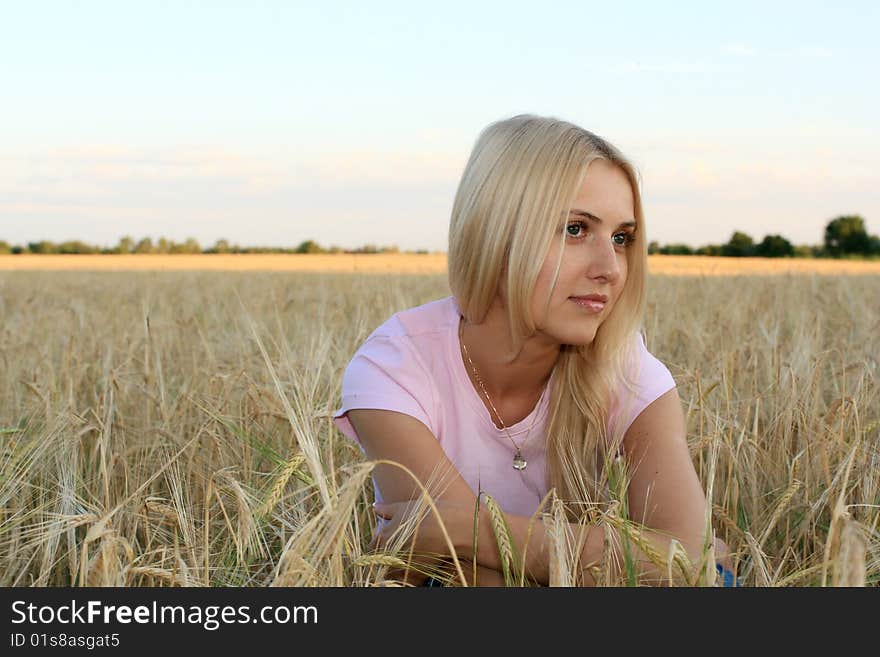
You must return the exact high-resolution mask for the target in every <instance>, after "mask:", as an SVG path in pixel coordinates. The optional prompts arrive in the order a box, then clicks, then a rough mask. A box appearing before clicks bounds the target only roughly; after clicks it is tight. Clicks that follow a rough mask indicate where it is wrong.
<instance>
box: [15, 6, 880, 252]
mask: <svg viewBox="0 0 880 657" xmlns="http://www.w3.org/2000/svg"><path fill="white" fill-rule="evenodd" d="M0 12H2V13H0V15H2V20H0V80H2V84H0V135H2V138H0V240H6V241H7V242H10V243H13V244H25V243H27V242H29V241H36V240H40V239H47V240H52V241H56V242H59V241H64V240H69V239H80V240H83V241H86V242H88V243H92V244H101V245H107V246H109V245H114V244H116V243H117V242H118V240H119V238H120V237H122V236H123V235H130V236H132V237H134V238H136V239H139V238H141V237H145V236H149V237H152V238H153V239H156V238H158V237H159V236H166V237H169V238H171V239H174V240H180V241H182V240H183V239H185V238H187V237H194V238H196V239H197V240H199V242H200V243H201V244H202V245H203V246H208V245H211V244H213V243H214V242H215V241H216V240H217V239H220V238H225V239H227V240H229V241H230V242H232V243H238V244H240V245H242V246H256V245H263V246H295V245H297V244H299V243H300V242H302V241H303V240H306V239H313V240H315V241H317V242H318V243H320V244H322V245H324V246H329V245H338V246H342V247H344V248H353V247H357V246H361V245H364V244H377V245H391V244H395V245H397V246H399V248H401V249H428V250H431V251H445V250H446V246H447V232H448V227H449V214H450V211H451V208H452V202H453V198H454V195H455V191H456V188H457V185H458V181H459V178H460V176H461V173H462V171H463V169H464V165H465V163H466V161H467V159H468V156H469V154H470V150H471V148H472V147H473V145H474V142H475V140H476V138H477V136H478V135H479V133H480V131H481V130H482V129H483V128H484V127H485V126H487V125H488V124H489V123H491V122H493V121H495V120H498V119H501V118H506V117H509V116H513V115H516V114H521V113H533V114H541V115H548V116H555V117H557V118H560V119H564V120H567V121H571V122H573V123H576V124H578V125H580V126H582V127H584V128H586V129H587V130H590V131H592V132H594V133H596V134H598V135H600V136H602V137H604V138H605V139H607V140H609V141H610V142H611V143H613V144H614V145H616V146H617V147H618V148H619V149H620V150H622V151H623V153H624V154H625V155H626V156H627V157H628V158H629V159H630V160H631V161H632V162H633V163H634V164H635V166H636V167H637V169H638V171H639V173H640V176H641V192H642V201H643V206H644V211H645V223H646V228H647V237H648V239H649V240H656V241H659V242H660V243H661V244H666V243H672V242H675V243H685V244H690V245H691V246H699V245H702V244H706V243H721V242H725V241H727V240H728V239H729V238H730V235H731V234H732V232H733V231H734V230H742V231H744V232H747V233H749V234H750V235H752V237H753V238H754V239H755V241H760V240H761V239H762V238H763V236H764V235H766V234H777V233H778V234H781V235H783V236H785V237H786V238H788V239H789V240H790V241H792V242H793V243H795V244H819V243H821V242H822V239H823V232H824V227H825V225H826V224H827V223H828V221H830V220H831V219H833V218H834V217H836V216H839V215H843V214H860V215H861V216H862V217H864V219H865V222H866V225H867V228H868V232H870V233H874V234H878V233H880V184H878V182H880V180H878V178H880V176H878V171H880V129H878V128H880V121H878V117H880V87H878V85H877V83H876V70H877V66H878V64H880V46H878V45H877V43H878V40H877V39H876V34H875V33H876V31H877V28H878V25H880V3H874V2H836V3H833V6H832V3H827V2H805V1H803V0H799V1H797V2H767V1H766V0H765V1H763V2H737V3H723V4H721V3H703V2H669V3H659V2H627V3H613V2H608V1H607V0H606V1H605V2H601V3H595V2H585V1H584V0H580V1H577V2H553V1H551V0H547V1H545V2H540V3H536V2H515V1H513V0H507V1H505V2H475V1H474V0H471V1H470V2H458V1H446V2H442V3H439V2H432V3H427V2H413V1H412V0H410V2H381V1H373V0H371V1H370V2H332V1H330V0H328V1H327V2H321V3H318V2H290V1H288V2H259V1H256V0H250V1H244V0H242V1H241V2H207V1H206V2H187V1H184V0H175V1H174V2H160V1H159V0H150V1H149V2H127V1H126V0H115V1H113V2H96V1H81V2H64V1H62V0H57V1H54V2H48V1H45V0H29V1H28V2H20V1H18V0H15V1H13V0H0Z"/></svg>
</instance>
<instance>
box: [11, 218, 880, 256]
mask: <svg viewBox="0 0 880 657" xmlns="http://www.w3.org/2000/svg"><path fill="white" fill-rule="evenodd" d="M10 253H11V254H17V253H106V254H112V253H115V254H130V253H161V254H167V253H420V254H421V253H428V251H427V250H426V249H419V250H417V251H401V250H400V249H399V248H398V247H397V246H396V245H391V246H377V245H375V244H367V245H364V246H361V247H358V248H356V249H343V248H342V247H339V246H330V247H327V248H325V247H323V246H321V245H320V244H318V243H317V242H315V241H314V240H305V241H304V242H300V244H299V245H297V246H295V247H290V248H285V247H261V246H248V247H242V246H238V245H237V244H230V243H229V242H228V241H227V240H225V239H220V240H217V242H216V243H215V244H214V246H211V247H209V248H205V249H203V248H202V247H201V246H200V245H199V243H198V241H197V240H195V239H193V238H188V239H186V240H184V241H183V242H174V241H173V240H169V239H166V238H164V237H162V238H159V239H158V240H156V241H155V242H153V240H152V239H150V238H149V237H145V238H143V239H141V240H138V241H135V240H134V239H133V238H131V237H123V238H122V239H120V240H119V243H118V244H117V245H116V246H114V247H99V246H93V245H89V244H86V243H85V242H81V241H79V240H72V241H67V242H60V243H55V242H49V241H46V240H41V241H39V242H29V243H28V244H27V245H26V246H20V245H15V246H13V245H10V244H9V243H7V242H4V241H2V240H0V254H10ZM648 253H650V254H662V255H708V256H728V257H737V258H742V257H763V258H841V257H866V258H873V257H880V237H878V236H877V235H869V234H868V232H867V230H866V229H865V220H864V219H863V218H862V217H861V216H860V215H845V216H840V217H836V218H835V219H832V220H831V221H830V222H828V224H827V225H826V226H825V234H824V239H823V242H822V244H814V245H810V244H805V245H797V246H795V245H793V244H792V243H791V242H789V241H788V240H787V239H785V238H784V237H783V236H782V235H765V236H764V239H762V240H761V241H760V242H758V243H755V241H754V240H753V239H752V237H751V236H750V235H748V234H747V233H744V232H742V231H734V233H733V235H731V237H730V239H729V240H728V241H727V242H726V243H724V244H706V245H705V246H701V247H698V248H696V249H695V248H692V247H691V246H689V245H687V244H664V245H661V244H660V243H659V242H651V243H650V244H649V245H648Z"/></svg>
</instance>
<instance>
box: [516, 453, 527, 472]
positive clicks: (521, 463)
mask: <svg viewBox="0 0 880 657" xmlns="http://www.w3.org/2000/svg"><path fill="white" fill-rule="evenodd" d="M528 464H529V462H528V461H526V460H525V459H524V458H523V457H522V454H521V453H520V451H519V450H516V454H515V455H514V456H513V469H514V470H525V469H526V466H527V465H528Z"/></svg>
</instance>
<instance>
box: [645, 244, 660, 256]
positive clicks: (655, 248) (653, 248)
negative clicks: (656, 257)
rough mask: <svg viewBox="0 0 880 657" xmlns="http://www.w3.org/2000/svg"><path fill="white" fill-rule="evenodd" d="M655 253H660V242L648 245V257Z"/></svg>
mask: <svg viewBox="0 0 880 657" xmlns="http://www.w3.org/2000/svg"><path fill="white" fill-rule="evenodd" d="M655 253H660V243H659V242H656V241H655V242H649V243H648V255H653V254H655Z"/></svg>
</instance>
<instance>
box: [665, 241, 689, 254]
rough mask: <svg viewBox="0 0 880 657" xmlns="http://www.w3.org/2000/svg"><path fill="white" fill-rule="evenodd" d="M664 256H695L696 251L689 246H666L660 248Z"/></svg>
mask: <svg viewBox="0 0 880 657" xmlns="http://www.w3.org/2000/svg"><path fill="white" fill-rule="evenodd" d="M660 253H662V254H663V255H693V254H694V250H693V249H692V248H691V247H690V246H688V245H687V244H664V245H663V246H661V247H660Z"/></svg>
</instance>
